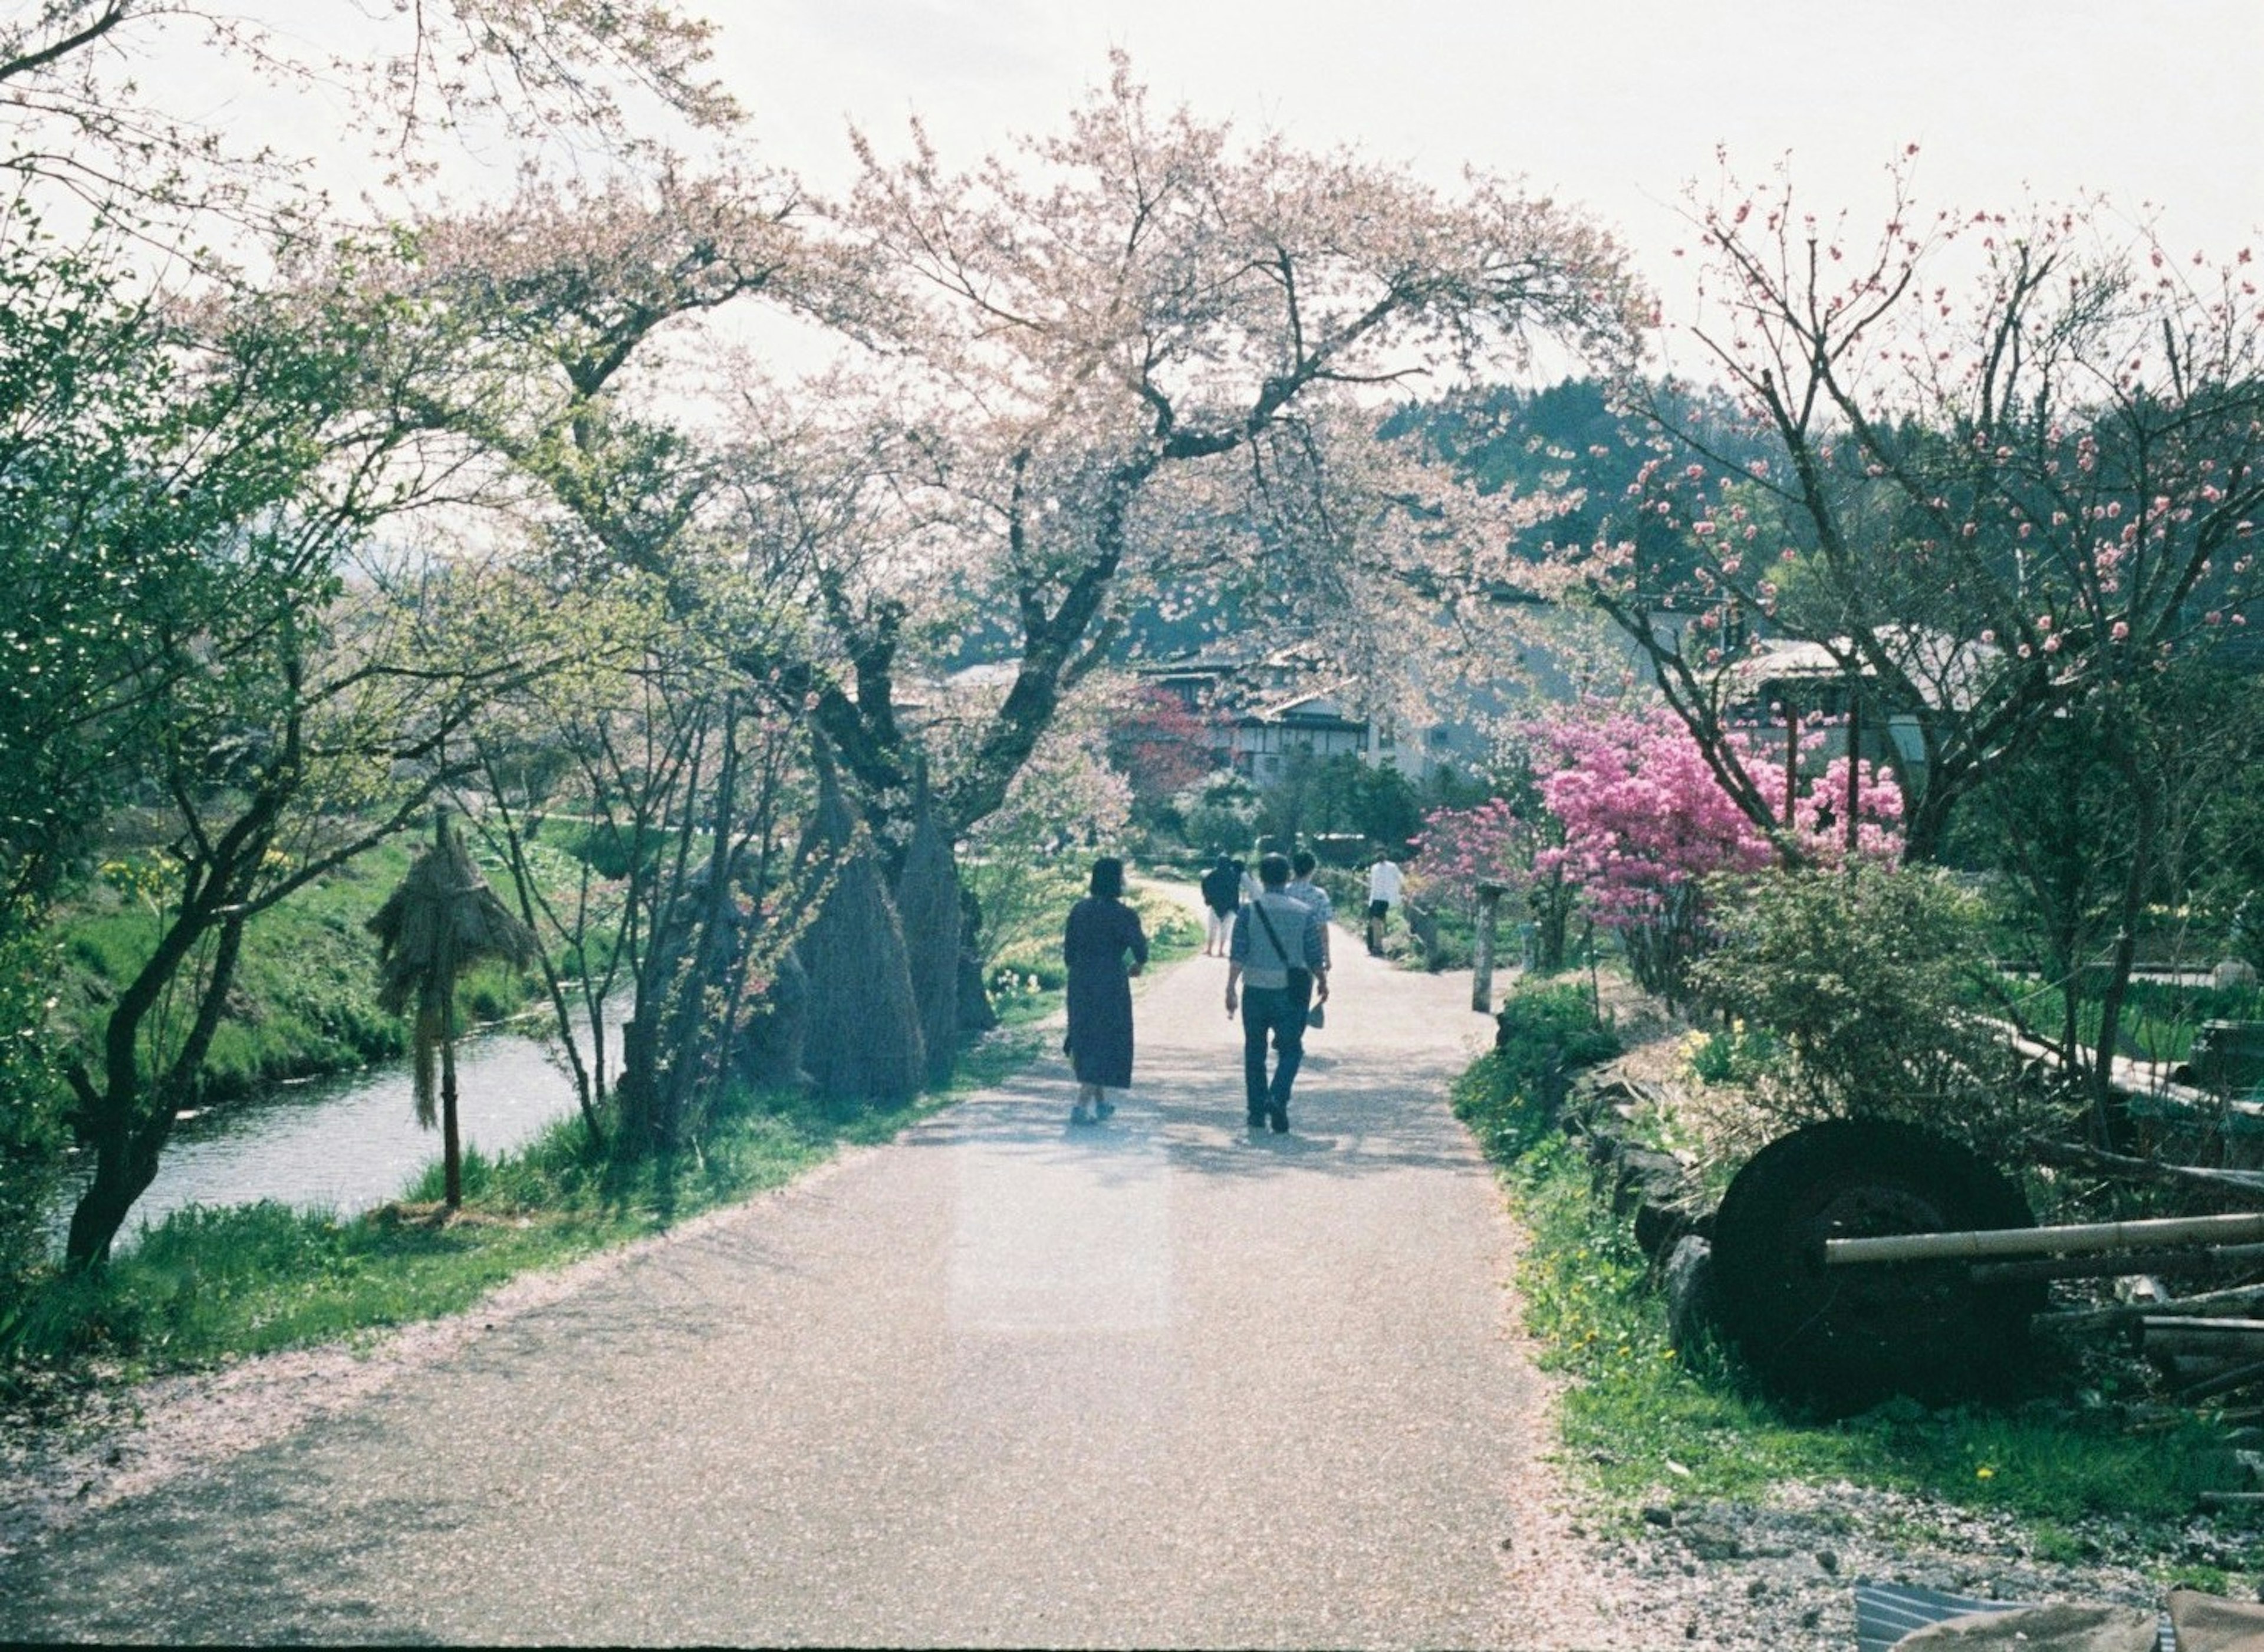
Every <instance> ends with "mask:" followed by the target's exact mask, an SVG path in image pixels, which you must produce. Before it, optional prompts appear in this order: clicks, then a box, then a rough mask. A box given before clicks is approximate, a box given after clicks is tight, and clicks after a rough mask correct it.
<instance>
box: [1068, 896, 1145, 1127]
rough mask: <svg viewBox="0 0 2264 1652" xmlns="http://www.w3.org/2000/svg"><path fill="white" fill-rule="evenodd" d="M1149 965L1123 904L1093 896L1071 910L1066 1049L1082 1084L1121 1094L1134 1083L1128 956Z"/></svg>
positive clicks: (1133, 917)
mask: <svg viewBox="0 0 2264 1652" xmlns="http://www.w3.org/2000/svg"><path fill="white" fill-rule="evenodd" d="M1128 953H1129V954H1130V955H1131V956H1132V957H1134V958H1136V959H1137V960H1139V961H1140V962H1141V963H1142V964H1143V965H1145V964H1146V963H1147V961H1148V938H1147V936H1146V935H1145V934H1143V933H1142V932H1141V929H1140V917H1139V914H1138V913H1136V912H1135V911H1133V909H1131V908H1130V907H1128V906H1127V905H1125V904H1124V902H1121V901H1117V900H1112V899H1109V898H1108V897H1107V896H1103V895H1087V896H1085V899H1084V900H1082V901H1079V902H1078V903H1077V904H1076V905H1075V906H1073V907H1071V908H1070V909H1069V924H1068V927H1067V928H1066V929H1064V930H1063V931H1062V957H1063V960H1064V961H1066V962H1067V963H1068V965H1069V1038H1068V1040H1066V1042H1065V1044H1064V1047H1065V1048H1066V1049H1067V1050H1068V1051H1069V1054H1070V1063H1071V1065H1073V1066H1074V1067H1075V1068H1076V1069H1077V1082H1078V1083H1080V1084H1103V1085H1107V1086H1108V1087H1110V1088H1112V1089H1116V1090H1122V1089H1124V1088H1125V1087H1126V1086H1127V1085H1128V1084H1130V1083H1131V1082H1132V982H1131V981H1130V979H1129V978H1128V976H1127V975H1125V973H1124V960H1125V956H1126V954H1128Z"/></svg>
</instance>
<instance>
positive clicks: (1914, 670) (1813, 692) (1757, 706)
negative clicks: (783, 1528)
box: [1726, 626, 2004, 774]
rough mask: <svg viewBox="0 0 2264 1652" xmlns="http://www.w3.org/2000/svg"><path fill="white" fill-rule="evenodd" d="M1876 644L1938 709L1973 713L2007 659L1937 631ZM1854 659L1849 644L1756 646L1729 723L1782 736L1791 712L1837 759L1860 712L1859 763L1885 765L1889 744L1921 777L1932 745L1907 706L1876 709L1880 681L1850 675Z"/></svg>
mask: <svg viewBox="0 0 2264 1652" xmlns="http://www.w3.org/2000/svg"><path fill="white" fill-rule="evenodd" d="M1877 637H1878V641H1879V644H1880V646H1881V648H1882V649H1883V651H1884V652H1885V653H1886V655H1887V656H1888V657H1889V658H1890V659H1891V660H1892V661H1894V663H1896V664H1897V665H1898V667H1899V668H1900V669H1901V670H1902V672H1903V674H1904V675H1905V677H1908V678H1909V679H1910V682H1911V685H1912V687H1913V688H1914V689H1916V690H1917V692H1918V693H1919V698H1920V699H1922V700H1923V701H1924V702H1925V703H1926V704H1927V705H1928V706H1934V707H1936V708H1942V707H1950V708H1956V709H1959V710H1963V709H1965V708H1968V707H1970V706H1972V705H1973V704H1974V703H1975V701H1976V700H1977V698H1978V697H1979V695H1980V692H1981V691H1982V689H1983V687H1984V685H1985V683H1986V681H1987V679H1988V678H1989V677H1990V676H1991V675H1992V674H1993V673H1994V671H1995V670H1996V669H1997V667H1998V665H1999V663H2000V662H2001V661H2002V660H2003V659H2004V653H2003V651H2002V650H2001V649H1999V648H1995V647H1993V646H1992V645H1990V644H1988V643H1985V642H1959V641H1956V639H1954V638H1951V637H1948V636H1946V635H1944V634H1942V633H1941V632H1938V631H1927V630H1922V629H1918V628H1914V627H1899V626H1898V627H1882V628H1881V629H1880V631H1879V632H1878V633H1877ZM1853 652H1854V648H1853V644H1852V641H1851V640H1850V639H1848V638H1847V637H1834V638H1832V640H1831V641H1829V642H1797V641H1790V640H1789V639H1785V638H1774V639H1767V640H1764V641H1760V642H1758V643H1756V644H1755V645H1754V647H1753V649H1752V652H1751V653H1750V654H1748V655H1746V656H1745V657H1744V658H1742V659H1740V660H1739V661H1738V663H1737V664H1736V665H1735V667H1733V668H1732V672H1731V682H1732V683H1733V684H1734V685H1735V686H1736V699H1734V700H1732V702H1731V704H1730V706H1728V707H1727V708H1726V711H1727V714H1728V717H1729V721H1731V722H1733V723H1738V724H1741V725H1743V726H1745V727H1746V728H1769V727H1776V728H1782V727H1783V726H1784V723H1785V721H1786V716H1787V714H1788V712H1789V714H1791V715H1792V716H1794V717H1796V718H1797V719H1798V721H1800V723H1801V724H1802V726H1803V727H1818V726H1821V727H1822V728H1825V731H1826V732H1825V748H1824V750H1825V756H1826V757H1840V756H1842V755H1844V754H1845V752H1846V751H1847V718H1848V712H1849V709H1850V707H1851V706H1854V707H1855V708H1856V709H1858V710H1859V711H1860V714H1861V715H1860V718H1859V722H1860V734H1859V735H1858V743H1859V744H1860V745H1861V756H1863V757H1866V758H1868V759H1869V760H1870V761H1872V762H1883V761H1885V759H1886V757H1887V749H1888V743H1890V742H1891V743H1892V744H1893V747H1894V751H1895V755H1896V756H1897V757H1898V758H1899V759H1900V760H1901V763H1902V764H1903V766H1904V768H1905V771H1908V772H1912V773H1914V774H1915V773H1921V772H1923V771H1924V769H1925V767H1926V743H1925V742H1924V740H1923V739H1922V738H1921V737H1920V735H1919V720H1918V717H1917V715H1916V714H1914V713H1912V711H1911V710H1910V709H1909V708H1908V707H1907V706H1903V707H1900V708H1897V709H1893V710H1890V709H1889V708H1888V707H1886V706H1881V705H1880V704H1879V703H1878V701H1877V697H1876V692H1869V693H1867V692H1865V691H1864V688H1863V685H1865V684H1867V683H1869V682H1870V681H1872V680H1873V679H1874V678H1875V677H1876V675H1877V673H1876V671H1875V670H1873V669H1872V668H1871V667H1869V666H1868V665H1864V666H1859V667H1856V668H1854V669H1853V670H1850V669H1849V667H1848V666H1847V665H1846V664H1844V663H1843V662H1844V661H1846V660H1847V659H1848V658H1849V657H1850V656H1852V654H1853Z"/></svg>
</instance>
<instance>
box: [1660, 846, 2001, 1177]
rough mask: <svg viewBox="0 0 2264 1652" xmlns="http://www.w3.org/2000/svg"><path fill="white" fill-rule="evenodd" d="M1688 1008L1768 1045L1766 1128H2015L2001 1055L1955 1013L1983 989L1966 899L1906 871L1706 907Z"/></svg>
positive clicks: (1803, 880)
mask: <svg viewBox="0 0 2264 1652" xmlns="http://www.w3.org/2000/svg"><path fill="white" fill-rule="evenodd" d="M1715 905H1716V911H1717V913H1718V918H1717V923H1718V927H1719V934H1720V939H1719V944H1718V945H1717V946H1716V949H1715V951H1714V952H1713V953H1712V954H1711V955H1709V957H1708V958H1706V959H1704V960H1702V961H1701V962H1700V963H1699V964H1698V965H1697V966H1696V967H1695V968H1694V971H1693V974H1692V981H1693V983H1694V986H1695V988H1696V989H1697V991H1698V994H1699V996H1700V998H1701V1000H1702V1002H1703V1003H1704V1004H1707V1005H1708V1006H1709V1007H1710V1008H1712V1009H1714V1010H1716V1011H1719V1012H1721V1013H1723V1014H1724V1015H1726V1016H1728V1017H1730V1018H1732V1019H1733V1020H1734V1021H1743V1022H1744V1023H1745V1024H1746V1025H1749V1026H1752V1027H1754V1028H1758V1029H1765V1030H1766V1031H1767V1032H1768V1033H1770V1034H1771V1035H1773V1036H1774V1039H1775V1040H1777V1041H1778V1044H1779V1046H1780V1047H1781V1054H1782V1059H1781V1061H1778V1062H1774V1063H1772V1064H1771V1069H1770V1070H1769V1071H1768V1072H1767V1073H1765V1074H1763V1075H1760V1082H1759V1083H1756V1084H1755V1086H1754V1090H1753V1098H1754V1101H1755V1104H1756V1105H1757V1106H1759V1107H1760V1109H1761V1110H1762V1111H1763V1112H1767V1113H1768V1114H1770V1115H1771V1116H1773V1117H1774V1118H1776V1119H1779V1120H1780V1121H1782V1122H1788V1123H1789V1122H1797V1121H1801V1120H1804V1119H1815V1118H1830V1117H1846V1118H1861V1117H1876V1118H1903V1119H1911V1120H1912V1121H1913V1122H1917V1123H1920V1124H1928V1125H1932V1126H1934V1127H1940V1128H1943V1129H1945V1130H1947V1131H1948V1132H1949V1133H1951V1134H1956V1135H1960V1136H1963V1137H1964V1138H1966V1139H1968V1140H1969V1141H1974V1142H1975V1143H1976V1144H1977V1145H1987V1144H1989V1143H1991V1142H1994V1141H2002V1140H2004V1139H2005V1138H2006V1136H2008V1135H2010V1134H2016V1133H2017V1132H2018V1131H2019V1130H2020V1129H2021V1128H2022V1127H2024V1126H2025V1124H2026V1123H2027V1120H2026V1119H2024V1118H2023V1117H2021V1113H2022V1112H2023V1107H2022V1104H2021V1098H2020V1091H2019V1089H2018V1086H2017V1085H2016V1083H2015V1076H2016V1075H2015V1071H2014V1061H2013V1058H2012V1052H2011V1050H2010V1048H2009V1047H2008V1046H2007V1045H2006V1042H2005V1040H2004V1039H2003V1037H2002V1035H2001V1034H2000V1033H1999V1032H1998V1031H1997V1030H1996V1028H1995V1027H1993V1026H1992V1025H1990V1024H1989V1023H1988V1022H1987V1021H1986V1020H1985V1019H1984V1018H1982V1017H1980V1016H1978V1015H1977V1014H1975V1013H1974V1012H1973V1011H1972V1010H1971V1009H1970V1008H1969V1006H1970V1005H1971V1004H1974V1003H1976V1002H1979V1001H1982V1000H1983V996H1984V995H1985V992H1986V990H1987V987H1988V983H1989V982H1991V980H1992V969H1991V965H1990V960H1989V958H1988V955H1987V953H1986V950H1985V946H1984V944H1983V937H1982V928H1981V914H1980V912H1979V910H1978V909H1977V903H1976V902H1974V901H1973V900H1972V899H1971V898H1970V896H1968V895H1965V894H1963V892H1962V891H1960V890H1959V889H1958V888H1957V887H1956V885H1955V884H1953V883H1952V882H1950V881H1949V880H1948V879H1947V878H1946V877H1943V876H1941V874H1939V873H1935V872H1934V871H1932V870H1929V869H1927V868H1921V867H1905V868H1898V869H1889V868H1884V867H1879V866H1859V867H1857V868H1856V869H1854V871H1852V872H1849V871H1795V872H1769V873H1762V874H1760V875H1759V876H1757V877H1752V878H1748V879H1741V880H1737V881H1736V882H1735V885H1734V887H1733V888H1724V889H1723V890H1722V891H1721V892H1720V893H1719V894H1718V895H1717V896H1716V902H1715Z"/></svg>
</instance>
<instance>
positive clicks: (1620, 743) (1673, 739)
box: [1533, 706, 1902, 1003]
mask: <svg viewBox="0 0 2264 1652" xmlns="http://www.w3.org/2000/svg"><path fill="white" fill-rule="evenodd" d="M1739 737H1740V738H1742V736H1739ZM1533 739H1534V745H1535V769H1536V772H1538V774H1539V777H1540V792H1541V798H1542V803H1543V805H1544V806H1545V807H1546V808H1547V809H1548V810H1549V814H1550V815H1553V816H1554V817H1555V820H1556V822H1557V825H1558V827H1559V828H1561V830H1562V833H1563V841H1562V843H1561V844H1554V845H1549V846H1546V847H1543V848H1541V849H1539V850H1538V851H1536V852H1535V855H1534V857H1533V873H1534V875H1535V876H1549V875H1561V876H1562V877H1563V878H1564V880H1565V881H1566V882H1568V883H1570V884H1571V885H1574V886H1576V887H1577V888H1578V889H1579V890H1580V892H1581V897H1582V900H1583V902H1584V903H1585V905H1586V908H1587V909H1588V911H1589V913H1590V915H1591V916H1592V917H1593V918H1594V919H1595V921H1596V922H1597V923H1599V924H1602V925H1603V926H1605V927H1606V928H1608V929H1610V930H1613V931H1615V932H1616V933H1617V934H1618V935H1619V937H1620V939H1621V943H1622V946H1624V947H1625V949H1626V952H1627V956H1628V960H1629V966H1630V967H1631V968H1632V969H1633V970H1634V972H1635V975H1636V979H1637V980H1638V981H1639V982H1642V984H1643V985H1644V987H1646V988H1648V989H1651V990H1652V991H1654V992H1658V993H1661V994H1663V995H1664V996H1665V997H1666V998H1667V999H1668V1001H1669V1002H1670V1003H1672V1002H1678V1001H1680V999H1681V997H1682V996H1683V990H1684V980H1685V976H1686V975H1687V970H1688V967H1689V965H1690V963H1691V961H1692V960H1694V958H1696V956H1697V955H1698V953H1699V952H1700V950H1701V949H1702V946H1703V944H1704V941H1705V938H1706V935H1707V924H1706V917H1707V914H1706V909H1705V897H1704V894H1703V891H1702V880H1705V879H1707V878H1709V877H1711V876H1713V875H1715V874H1717V873H1758V872H1760V871H1762V870H1764V869H1766V868H1767V867H1769V866H1774V865H1776V864H1778V863H1779V862H1780V860H1791V861H1796V862H1801V863H1805V864H1809V865H1825V866H1830V865H1836V864H1839V863H1840V861H1841V860H1842V859H1844V857H1845V855H1846V853H1847V847H1846V830H1845V824H1844V822H1843V821H1842V820H1841V819H1840V814H1839V812H1840V810H1842V809H1844V808H1845V807H1846V798H1847V759H1846V758H1845V757H1841V758H1838V759H1836V760H1834V761H1833V762H1832V763H1831V764H1827V765H1826V766H1825V769H1824V771H1823V772H1822V773H1821V774H1820V775H1818V776H1817V777H1816V778H1815V779H1813V780H1810V779H1809V778H1808V777H1807V776H1806V775H1805V774H1803V775H1800V776H1797V777H1796V782H1795V787H1794V790H1795V795H1794V797H1793V799H1792V808H1791V817H1790V820H1789V822H1787V823H1785V824H1783V825H1781V826H1780V827H1779V828H1778V829H1777V830H1776V832H1775V833H1774V837H1772V835H1770V834H1768V833H1765V832H1764V831H1763V830H1761V828H1760V826H1759V825H1758V824H1756V823H1755V822H1754V821H1753V819H1752V816H1751V815H1749V814H1747V813H1746V811H1745V809H1743V808H1740V807H1739V806H1738V804H1737V803H1736V802H1735V801H1732V800H1731V796H1730V794H1729V793H1728V792H1727V791H1726V790H1724V789H1723V786H1722V784H1721V782H1720V780H1719V779H1716V776H1715V773H1714V772H1713V770H1712V768H1711V767H1710V766H1709V764H1708V763H1707V761H1706V757H1705V755H1704V753H1703V752H1702V751H1701V750H1700V749H1699V746H1698V743H1697V742H1696V741H1695V740H1694V739H1693V738H1692V737H1691V735H1690V733H1689V731H1688V729H1687V728H1685V727H1684V726H1683V724H1682V722H1681V720H1680V719H1679V718H1678V717H1676V716H1675V715H1674V714H1673V713H1672V712H1670V711H1668V710H1667V709H1666V708H1665V707H1664V706H1661V707H1658V708H1656V709H1654V710H1651V711H1650V712H1647V713H1636V712H1629V711H1615V712H1608V713H1604V714H1596V713H1593V712H1582V711H1567V712H1564V713H1560V714H1556V715H1554V716H1550V717H1548V718H1544V719H1543V720H1542V721H1540V722H1538V723H1537V724H1535V727H1534V729H1533ZM1765 741H1766V736H1765V735H1764V736H1761V737H1760V740H1759V741H1757V742H1756V743H1754V744H1753V746H1752V749H1751V750H1749V751H1748V753H1747V754H1746V763H1747V767H1748V770H1749V772H1752V774H1753V775H1754V779H1755V781H1756V783H1757V785H1758V786H1759V787H1760V790H1761V793H1762V795H1763V796H1764V797H1766V798H1767V799H1768V801H1769V802H1770V805H1771V808H1772V809H1773V810H1774V815H1775V818H1776V819H1778V820H1779V821H1784V820H1785V779H1786V777H1785V772H1784V766H1783V764H1782V762H1781V758H1780V759H1779V760H1778V761H1776V762H1774V763H1772V762H1769V761H1767V757H1766V745H1765ZM1811 749H1812V748H1811ZM1856 781H1857V792H1856V801H1857V822H1856V825H1857V830H1856V844H1855V851H1856V854H1857V855H1858V857H1859V858H1861V859H1869V860H1878V861H1885V862H1891V861H1893V860H1894V859H1896V857H1897V853H1898V846H1899V845H1898V837H1897V833H1896V827H1897V824H1898V822H1899V820H1900V817H1901V802H1902V800H1901V794H1900V793H1899V792H1898V790H1897V789H1896V787H1895V784H1894V781H1893V779H1891V778H1890V776H1888V775H1886V774H1885V773H1883V772H1881V771H1880V770H1879V769H1878V767H1877V766H1876V765H1875V764H1860V765H1859V769H1858V772H1857V776H1856Z"/></svg>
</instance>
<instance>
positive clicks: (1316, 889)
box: [1281, 849, 1336, 1027]
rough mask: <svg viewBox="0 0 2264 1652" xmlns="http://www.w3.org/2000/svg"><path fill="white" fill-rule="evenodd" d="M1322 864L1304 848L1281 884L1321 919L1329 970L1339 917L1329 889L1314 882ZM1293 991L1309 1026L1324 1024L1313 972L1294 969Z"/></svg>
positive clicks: (1323, 963)
mask: <svg viewBox="0 0 2264 1652" xmlns="http://www.w3.org/2000/svg"><path fill="white" fill-rule="evenodd" d="M1320 864H1321V863H1320V860H1319V859H1318V857H1317V856H1316V855H1315V854H1314V853H1313V851H1311V850H1310V849H1300V850H1299V851H1297V852H1296V853H1295V854H1294V855H1292V856H1290V857H1289V881H1288V882H1287V883H1285V884H1283V885H1282V886H1281V893H1282V894H1284V895H1288V897H1289V898H1290V899H1291V900H1293V901H1295V902H1299V903H1300V904H1301V905H1303V906H1305V907H1307V908H1309V909H1310V910H1311V912H1312V914H1313V916H1314V917H1317V918H1318V919H1320V921H1321V967H1322V968H1323V969H1326V968H1328V967H1329V965H1330V961H1331V960H1330V957H1329V923H1330V920H1331V919H1332V918H1333V917H1335V916H1336V909H1335V903H1334V902H1332V901H1331V900H1330V899H1329V892H1328V891H1327V890H1326V889H1324V888H1321V886H1320V885H1319V884H1317V883H1316V882H1314V881H1313V873H1315V872H1317V871H1318V870H1319V868H1320ZM1289 993H1290V996H1292V997H1294V998H1295V999H1296V1001H1297V1010H1298V1012H1299V1013H1300V1014H1302V1015H1303V1017H1304V1018H1305V1025H1307V1026H1309V1027H1311V1026H1318V1025H1321V1008H1320V1006H1319V1005H1318V1004H1315V1003H1314V1002H1313V974H1312V971H1310V969H1293V970H1291V971H1290V972H1289Z"/></svg>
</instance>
